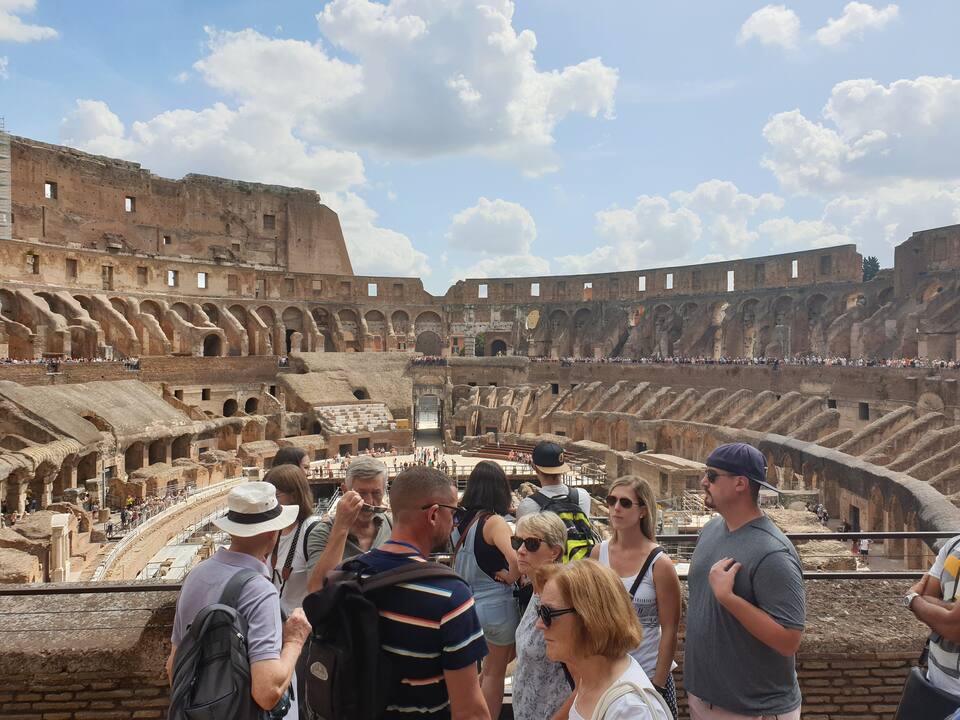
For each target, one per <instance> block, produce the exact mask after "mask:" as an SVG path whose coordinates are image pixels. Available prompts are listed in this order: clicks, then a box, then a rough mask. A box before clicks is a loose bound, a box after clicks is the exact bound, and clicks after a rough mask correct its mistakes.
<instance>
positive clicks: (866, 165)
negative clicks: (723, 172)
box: [763, 76, 960, 194]
mask: <svg viewBox="0 0 960 720" xmlns="http://www.w3.org/2000/svg"><path fill="white" fill-rule="evenodd" d="M823 118H824V120H825V121H826V122H817V121H813V120H810V119H808V118H807V117H805V116H804V115H803V114H802V113H801V112H800V111H799V110H793V111H790V112H784V113H779V114H777V115H774V116H773V117H772V118H771V119H770V120H769V121H768V122H767V124H766V126H765V127H764V129H763V135H764V138H765V139H766V141H767V143H768V145H769V150H768V152H767V154H766V155H765V157H764V160H763V164H764V166H765V167H767V168H769V169H770V170H771V171H772V172H773V173H774V175H776V177H777V179H778V180H779V181H780V184H781V185H782V186H783V187H784V188H785V189H787V190H789V191H792V192H798V193H806V194H818V193H832V192H837V191H841V190H855V189H857V188H862V187H863V186H864V185H869V186H883V185H888V184H890V183H891V182H897V181H900V180H950V181H952V180H958V179H960V165H958V164H957V163H956V161H955V159H956V158H957V157H960V133H957V132H956V127H957V125H958V124H960V80H955V79H954V78H952V77H929V76H922V77H918V78H916V79H915V80H908V79H904V80H897V81H895V82H893V83H891V84H890V85H888V86H884V85H881V84H880V83H877V82H876V81H874V80H870V79H863V80H847V81H845V82H841V83H838V84H837V85H835V86H834V88H833V91H832V93H831V95H830V99H829V101H828V102H827V104H826V106H825V108H824V110H823ZM828 123H829V124H828ZM831 125H832V126H831Z"/></svg>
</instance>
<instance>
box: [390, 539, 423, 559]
mask: <svg viewBox="0 0 960 720" xmlns="http://www.w3.org/2000/svg"><path fill="white" fill-rule="evenodd" d="M384 545H399V546H400V547H405V548H409V549H411V550H413V552H414V553H415V554H417V555H419V556H420V557H423V554H422V553H421V552H420V548H418V547H417V546H416V545H412V544H411V543H408V542H403V541H402V540H387V541H386V542H385V543H384Z"/></svg>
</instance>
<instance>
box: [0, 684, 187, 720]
mask: <svg viewBox="0 0 960 720" xmlns="http://www.w3.org/2000/svg"><path fill="white" fill-rule="evenodd" d="M7 684H8V685H9V686H10V687H9V688H4V689H2V690H0V717H3V718H4V720H129V719H130V718H144V720H146V719H148V718H165V717H166V716H167V706H168V705H169V704H170V701H169V698H168V696H167V687H166V682H164V680H163V678H157V677H155V676H153V675H152V674H151V675H139V676H136V675H128V676H125V677H117V678H109V677H105V676H103V675H102V674H101V673H97V672H81V673H74V674H71V675H70V676H69V677H64V676H50V677H35V676H34V677H20V678H17V677H14V678H11V679H9V681H8V683H7ZM14 687H16V688H20V689H18V690H14V689H13V688H14Z"/></svg>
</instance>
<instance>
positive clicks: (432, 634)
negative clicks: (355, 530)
mask: <svg viewBox="0 0 960 720" xmlns="http://www.w3.org/2000/svg"><path fill="white" fill-rule="evenodd" d="M390 507H391V509H392V510H393V531H392V533H391V535H390V539H389V540H387V542H385V543H384V544H383V545H382V546H381V547H379V548H375V549H373V550H370V551H369V552H366V553H364V554H362V555H359V556H357V557H355V558H353V559H351V560H348V561H347V562H345V563H344V564H343V565H342V566H341V567H340V570H339V571H337V572H335V573H331V576H330V577H329V578H328V581H327V584H326V586H325V587H324V589H323V590H321V591H320V592H317V593H313V594H312V595H308V596H307V598H306V599H305V600H304V610H305V611H306V613H307V617H308V618H309V620H310V622H311V624H312V625H313V628H314V634H313V636H312V637H311V639H310V644H309V646H308V648H307V650H306V654H307V656H308V657H307V662H306V665H307V667H308V669H309V673H310V674H309V676H308V677H307V690H306V693H305V702H306V704H307V706H308V708H309V711H310V712H311V713H312V717H313V718H317V719H318V720H374V719H377V720H379V719H381V718H383V719H384V720H400V719H401V718H404V719H406V720H410V719H415V718H453V719H454V720H489V714H488V713H487V706H486V703H485V702H484V699H483V695H482V694H481V692H480V681H479V676H478V672H477V663H478V662H479V661H480V660H481V659H482V658H483V657H484V656H485V655H486V654H487V646H486V643H485V642H484V639H483V630H482V629H481V627H480V621H479V619H478V618H477V613H476V610H475V608H474V602H473V596H472V595H471V593H470V588H469V586H468V585H467V584H466V583H465V582H464V581H463V580H462V579H460V577H459V576H458V575H457V574H456V573H454V572H453V571H452V570H451V569H450V568H448V567H445V566H442V565H438V564H436V563H432V562H429V561H428V557H429V555H430V553H431V552H435V551H436V550H437V549H440V548H444V547H446V546H447V543H448V541H449V538H450V533H451V532H452V531H453V527H454V524H455V523H456V522H457V520H458V519H459V518H460V517H462V514H463V509H462V508H460V507H459V506H458V505H457V491H456V488H455V487H454V486H453V485H452V484H451V481H450V478H449V477H447V476H446V475H444V474H443V473H442V472H440V471H439V470H437V469H435V468H427V467H422V466H414V467H411V468H409V469H407V470H404V471H403V472H401V473H400V474H399V475H398V476H397V477H396V478H395V479H394V481H393V483H392V484H391V486H390Z"/></svg>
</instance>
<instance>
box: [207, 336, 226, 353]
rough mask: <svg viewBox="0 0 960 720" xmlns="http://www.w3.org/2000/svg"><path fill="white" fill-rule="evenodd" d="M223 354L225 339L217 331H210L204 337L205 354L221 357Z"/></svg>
mask: <svg viewBox="0 0 960 720" xmlns="http://www.w3.org/2000/svg"><path fill="white" fill-rule="evenodd" d="M221 354H223V341H222V340H221V339H220V336H219V335H217V334H216V333H210V334H209V335H207V336H206V337H204V338H203V356H204V357H220V355H221Z"/></svg>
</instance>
